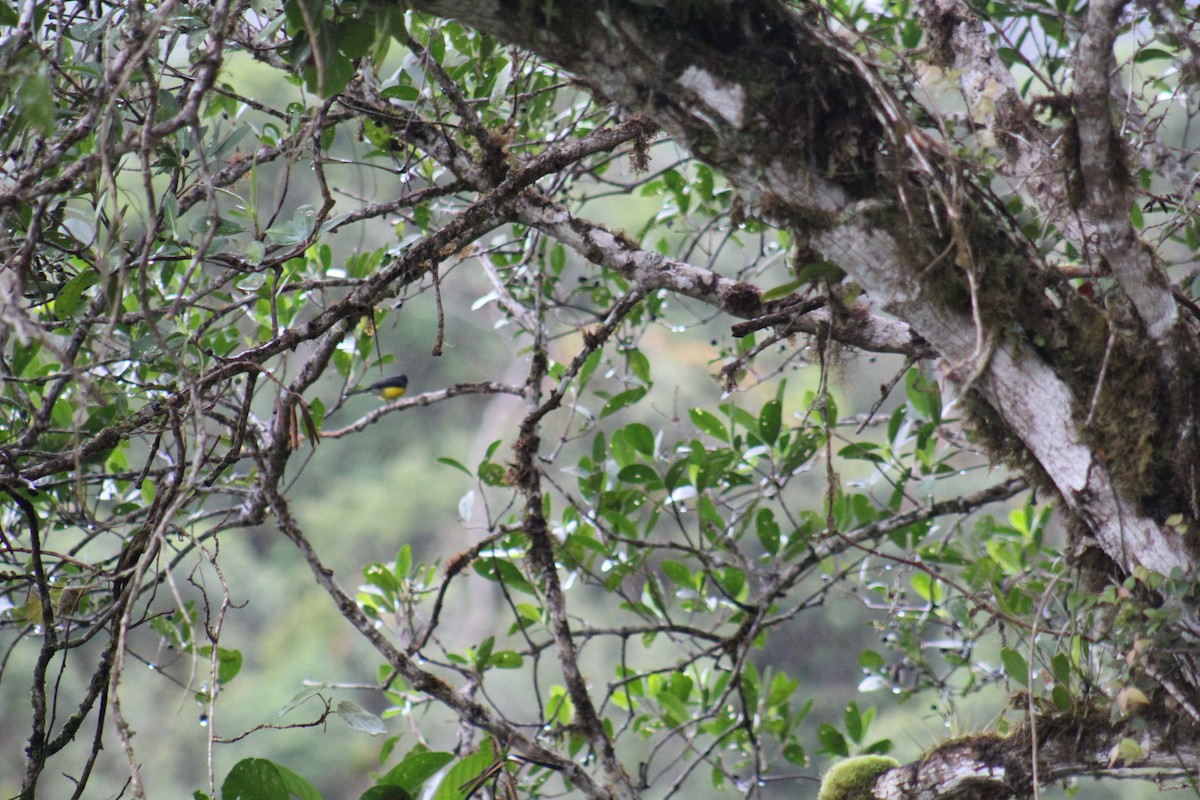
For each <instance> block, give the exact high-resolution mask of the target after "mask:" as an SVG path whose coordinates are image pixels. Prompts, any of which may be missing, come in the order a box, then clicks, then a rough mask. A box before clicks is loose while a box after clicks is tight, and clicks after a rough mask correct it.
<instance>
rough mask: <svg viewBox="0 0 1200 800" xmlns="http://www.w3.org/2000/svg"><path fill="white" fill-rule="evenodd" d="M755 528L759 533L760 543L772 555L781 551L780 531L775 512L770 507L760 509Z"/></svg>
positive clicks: (755, 518) (756, 516)
mask: <svg viewBox="0 0 1200 800" xmlns="http://www.w3.org/2000/svg"><path fill="white" fill-rule="evenodd" d="M754 529H755V531H756V532H757V533H758V541H759V544H761V545H762V547H763V549H764V550H766V551H767V552H768V553H770V554H771V555H777V554H778V553H779V542H780V538H781V536H780V531H779V524H778V523H777V522H775V512H773V511H772V510H771V509H769V508H762V509H759V511H758V514H756V515H755V517H754Z"/></svg>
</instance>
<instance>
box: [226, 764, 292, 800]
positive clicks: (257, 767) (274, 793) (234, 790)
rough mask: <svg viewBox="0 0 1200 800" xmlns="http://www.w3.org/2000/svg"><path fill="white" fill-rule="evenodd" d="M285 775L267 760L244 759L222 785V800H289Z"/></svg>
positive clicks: (236, 765)
mask: <svg viewBox="0 0 1200 800" xmlns="http://www.w3.org/2000/svg"><path fill="white" fill-rule="evenodd" d="M289 794H290V792H289V790H288V782H287V780H286V779H285V778H284V776H283V773H282V772H280V771H279V768H278V767H276V766H275V765H274V764H273V763H271V762H270V761H267V760H266V759H265V758H244V759H242V760H241V761H239V762H238V763H236V764H234V765H233V769H231V770H229V774H228V775H226V776H225V781H224V783H222V784H221V800H289V798H288V795H289Z"/></svg>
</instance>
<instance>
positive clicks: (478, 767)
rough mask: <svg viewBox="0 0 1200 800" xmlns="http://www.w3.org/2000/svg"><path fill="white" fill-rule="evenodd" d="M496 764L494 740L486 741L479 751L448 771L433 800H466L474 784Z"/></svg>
mask: <svg viewBox="0 0 1200 800" xmlns="http://www.w3.org/2000/svg"><path fill="white" fill-rule="evenodd" d="M495 762H496V752H495V749H494V746H493V745H492V740H491V739H488V740H486V741H484V743H483V745H482V746H481V747H480V748H479V750H478V751H476V752H474V753H472V754H471V755H469V756H467V757H466V758H463V759H462V760H460V761H459V762H458V763H457V764H455V765H454V766H453V767H451V768H450V769H449V770H447V771H446V774H445V776H444V777H443V778H442V782H441V783H439V784H438V788H437V791H436V792H435V793H434V795H433V800H465V798H466V796H467V793H466V790H467V789H468V788H470V786H471V784H472V782H473V781H474V780H475V779H476V778H478V777H480V776H481V775H483V774H484V772H486V771H487V769H488V768H489V767H490V766H492V764H494V763H495Z"/></svg>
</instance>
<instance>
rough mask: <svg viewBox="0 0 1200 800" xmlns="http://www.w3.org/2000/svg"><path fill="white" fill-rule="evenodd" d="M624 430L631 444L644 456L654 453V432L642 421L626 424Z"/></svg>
mask: <svg viewBox="0 0 1200 800" xmlns="http://www.w3.org/2000/svg"><path fill="white" fill-rule="evenodd" d="M622 432H623V433H624V435H625V439H626V440H627V441H628V442H629V444H631V445H633V447H634V449H635V450H637V451H638V452H639V453H641V454H642V455H644V456H653V455H654V433H653V432H652V431H651V430H650V428H648V427H647V426H645V425H643V424H642V423H640V422H635V423H633V424H631V425H626V426H625V427H624V428H623V429H622Z"/></svg>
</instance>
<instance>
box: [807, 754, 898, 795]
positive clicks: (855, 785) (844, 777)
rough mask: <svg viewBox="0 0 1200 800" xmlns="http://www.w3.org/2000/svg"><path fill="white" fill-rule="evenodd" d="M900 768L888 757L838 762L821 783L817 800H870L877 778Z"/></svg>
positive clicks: (858, 758)
mask: <svg viewBox="0 0 1200 800" xmlns="http://www.w3.org/2000/svg"><path fill="white" fill-rule="evenodd" d="M898 766H900V762H899V761H897V760H896V759H894V758H890V757H889V756H857V757H855V758H847V759H846V760H845V761H839V762H838V763H836V764H834V765H833V766H832V767H830V768H829V772H826V773H825V778H824V779H823V780H822V781H821V791H820V793H818V794H817V800H871V788H872V787H874V786H875V781H876V780H878V778H879V776H880V775H882V774H883V773H885V772H887V771H888V770H891V769H895V768H896V767H898Z"/></svg>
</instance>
